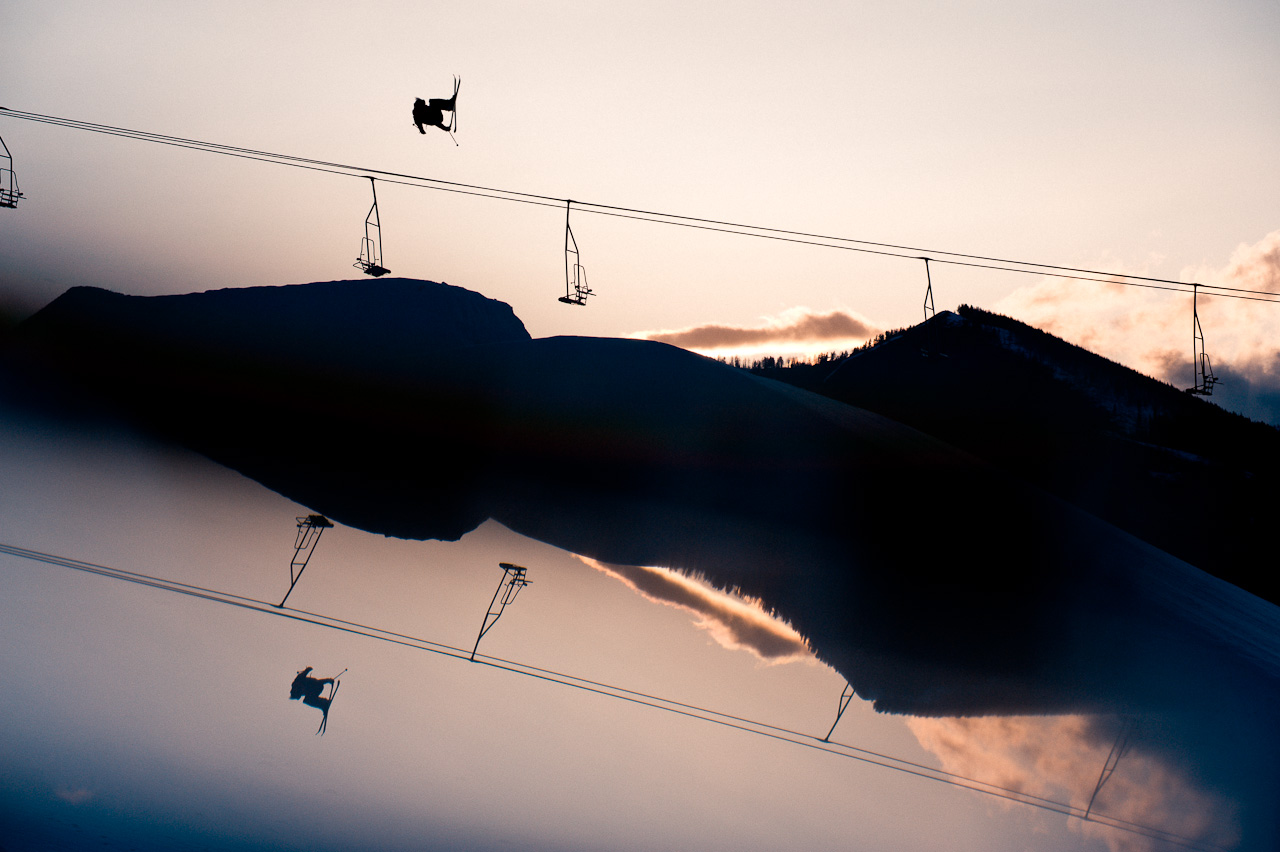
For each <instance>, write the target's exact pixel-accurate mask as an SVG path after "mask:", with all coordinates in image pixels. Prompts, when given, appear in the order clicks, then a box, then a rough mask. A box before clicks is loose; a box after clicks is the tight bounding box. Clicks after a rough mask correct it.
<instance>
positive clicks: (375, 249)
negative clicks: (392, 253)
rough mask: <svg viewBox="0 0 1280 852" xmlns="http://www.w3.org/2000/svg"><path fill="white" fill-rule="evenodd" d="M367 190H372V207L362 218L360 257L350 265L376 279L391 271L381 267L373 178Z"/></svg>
mask: <svg viewBox="0 0 1280 852" xmlns="http://www.w3.org/2000/svg"><path fill="white" fill-rule="evenodd" d="M369 188H370V189H372V190H373V206H372V207H370V208H369V215H367V216H365V217H364V240H363V241H362V242H361V243H360V256H359V257H357V258H356V262H355V263H354V264H352V265H353V266H355V268H356V269H359V270H360V271H361V272H363V273H364V274H365V275H372V276H373V277H374V278H377V277H379V276H381V275H386V274H387V273H388V272H390V271H391V270H390V269H387V268H386V267H385V266H383V265H382V220H381V219H379V218H378V187H377V184H376V183H375V181H374V179H373V178H369Z"/></svg>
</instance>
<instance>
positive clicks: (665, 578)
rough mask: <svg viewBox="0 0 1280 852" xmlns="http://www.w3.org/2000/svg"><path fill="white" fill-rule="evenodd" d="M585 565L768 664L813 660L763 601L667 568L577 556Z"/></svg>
mask: <svg viewBox="0 0 1280 852" xmlns="http://www.w3.org/2000/svg"><path fill="white" fill-rule="evenodd" d="M577 558H578V559H579V560H581V561H582V562H583V563H584V564H586V565H589V566H590V567H592V568H594V569H596V570H597V571H600V572H601V573H603V574H607V575H609V576H610V577H613V578H615V579H618V580H621V581H622V582H623V583H625V584H626V585H627V586H629V587H630V588H631V589H633V590H635V591H637V592H639V593H640V594H641V595H642V596H643V597H644V598H646V599H647V600H651V601H654V602H656V603H662V604H667V605H668V606H674V607H678V608H680V609H683V610H686V611H687V612H691V613H693V614H694V615H696V616H697V620H696V621H695V624H696V625H697V626H698V627H699V628H701V629H703V630H706V631H707V632H708V633H710V634H711V636H712V638H714V639H715V640H716V642H718V643H720V644H721V645H722V646H724V647H725V648H729V649H731V650H741V651H749V652H750V653H752V654H754V655H755V656H756V657H758V658H760V659H761V660H763V661H765V662H767V663H789V662H800V661H809V660H813V659H814V656H813V652H812V651H811V650H809V645H808V643H806V642H805V640H804V637H803V636H801V635H800V634H799V633H797V632H796V631H795V630H793V629H792V628H791V626H790V625H789V624H786V623H785V622H783V621H781V620H779V619H777V618H775V617H774V616H772V615H770V614H769V613H768V612H766V611H765V610H764V607H763V606H761V604H760V602H759V601H757V600H753V599H750V598H742V597H738V596H737V595H730V594H727V593H725V592H721V591H719V590H717V589H715V588H712V587H711V586H709V585H707V584H706V583H703V582H701V581H699V580H696V579H694V578H692V577H688V576H686V575H684V574H680V573H678V572H676V571H670V570H667V569H665V568H650V567H644V566H639V565H614V564H610V563H605V562H599V561H597V560H595V559H590V558H588V557H586V556H578V557H577Z"/></svg>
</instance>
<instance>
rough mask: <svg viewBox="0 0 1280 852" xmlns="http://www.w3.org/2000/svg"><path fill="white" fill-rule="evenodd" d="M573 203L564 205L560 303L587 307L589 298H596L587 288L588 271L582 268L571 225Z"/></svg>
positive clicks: (568, 202)
mask: <svg viewBox="0 0 1280 852" xmlns="http://www.w3.org/2000/svg"><path fill="white" fill-rule="evenodd" d="M572 206H573V201H571V200H569V201H565V204H564V295H563V296H561V297H560V301H562V302H564V303H565V304H566V305H585V304H586V303H587V297H588V296H594V295H595V293H593V292H592V290H591V288H590V287H588V286H587V270H586V269H585V268H584V267H583V266H582V263H581V262H580V260H581V255H579V254H578V241H577V240H576V239H574V236H573V228H572V227H570V225H569V213H570V210H571V208H572Z"/></svg>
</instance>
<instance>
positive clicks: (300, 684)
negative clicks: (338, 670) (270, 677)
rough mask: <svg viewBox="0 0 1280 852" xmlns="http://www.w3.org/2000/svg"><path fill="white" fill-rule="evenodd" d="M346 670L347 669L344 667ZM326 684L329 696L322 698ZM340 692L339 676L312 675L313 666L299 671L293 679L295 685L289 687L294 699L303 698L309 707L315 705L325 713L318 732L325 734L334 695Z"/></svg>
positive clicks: (290, 696)
mask: <svg viewBox="0 0 1280 852" xmlns="http://www.w3.org/2000/svg"><path fill="white" fill-rule="evenodd" d="M343 671H346V669H343ZM325 684H328V685H329V697H328V698H322V697H321V693H322V692H324V686H325ZM337 694H338V680H337V678H332V677H325V678H317V677H311V666H307V667H306V668H305V669H303V670H302V671H300V672H298V676H297V677H295V678H294V679H293V685H292V686H291V687H290V688H289V698H290V699H291V700H293V701H297V700H298V699H299V698H301V699H302V703H303V704H305V705H307V706H308V707H315V708H316V709H317V710H319V711H320V712H321V713H323V714H324V718H322V719H321V720H320V729H319V730H317V731H316V733H317V734H323V733H324V729H325V726H326V725H327V724H329V707H330V705H332V704H333V696H335V695H337Z"/></svg>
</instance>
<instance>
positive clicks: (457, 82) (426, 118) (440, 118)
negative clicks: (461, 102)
mask: <svg viewBox="0 0 1280 852" xmlns="http://www.w3.org/2000/svg"><path fill="white" fill-rule="evenodd" d="M461 85H462V78H461V77H454V78H453V97H451V98H432V99H431V100H429V101H424V100H423V99H422V98H418V99H417V100H415V101H414V102H413V124H414V126H415V127H417V128H418V132H419V133H426V132H427V131H426V130H425V129H424V125H430V126H431V127H439V128H440V129H441V130H443V131H445V132H446V133H452V132H453V131H454V130H456V129H457V127H458V124H457V118H458V113H457V104H458V87H459V86H461ZM446 112H447V113H449V123H448V124H445V123H444V114H445V113H446Z"/></svg>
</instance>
